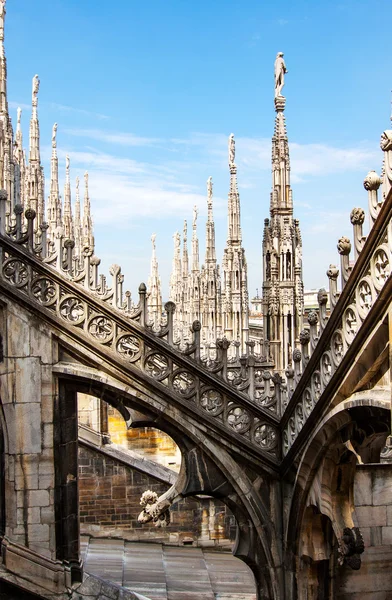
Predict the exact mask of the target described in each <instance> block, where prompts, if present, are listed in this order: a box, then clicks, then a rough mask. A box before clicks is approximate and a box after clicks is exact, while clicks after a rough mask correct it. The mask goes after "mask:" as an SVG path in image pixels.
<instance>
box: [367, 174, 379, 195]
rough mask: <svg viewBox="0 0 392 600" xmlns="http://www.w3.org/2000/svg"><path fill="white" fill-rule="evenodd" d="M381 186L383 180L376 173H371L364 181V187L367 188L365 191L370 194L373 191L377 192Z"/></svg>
mask: <svg viewBox="0 0 392 600" xmlns="http://www.w3.org/2000/svg"><path fill="white" fill-rule="evenodd" d="M380 185H381V179H380V177H379V176H378V175H377V173H376V171H369V173H368V174H367V175H366V177H365V179H364V180H363V187H364V188H365V190H367V191H368V192H370V191H373V190H375V191H377V190H378V188H379V187H380Z"/></svg>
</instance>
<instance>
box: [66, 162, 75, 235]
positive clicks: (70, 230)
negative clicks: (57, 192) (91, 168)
mask: <svg viewBox="0 0 392 600" xmlns="http://www.w3.org/2000/svg"><path fill="white" fill-rule="evenodd" d="M63 226H64V237H65V238H66V239H73V238H74V232H73V221H72V205H71V178H70V163H69V156H68V155H67V156H66V157H65V183H64V213H63Z"/></svg>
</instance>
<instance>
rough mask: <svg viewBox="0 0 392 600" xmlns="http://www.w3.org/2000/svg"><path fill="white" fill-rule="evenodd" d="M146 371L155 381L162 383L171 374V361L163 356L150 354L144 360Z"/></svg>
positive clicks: (155, 353)
mask: <svg viewBox="0 0 392 600" xmlns="http://www.w3.org/2000/svg"><path fill="white" fill-rule="evenodd" d="M144 370H145V371H146V373H148V374H149V375H151V377H153V378H154V379H158V380H159V381H162V380H163V379H165V378H166V377H167V376H168V374H169V361H168V360H167V358H166V356H164V355H163V354H158V353H157V352H154V353H152V354H148V355H147V357H146V358H145V359H144Z"/></svg>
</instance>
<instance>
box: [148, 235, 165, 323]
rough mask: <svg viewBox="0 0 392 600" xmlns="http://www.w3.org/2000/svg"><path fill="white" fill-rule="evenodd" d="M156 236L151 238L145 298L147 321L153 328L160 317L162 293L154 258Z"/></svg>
mask: <svg viewBox="0 0 392 600" xmlns="http://www.w3.org/2000/svg"><path fill="white" fill-rule="evenodd" d="M155 240H156V234H155V233H153V234H152V236H151V243H152V255H151V269H150V277H149V279H148V285H147V290H148V296H147V307H148V315H149V320H150V322H152V325H153V327H154V328H159V326H160V324H161V317H162V293H161V278H160V277H159V272H158V261H157V257H156V244H155Z"/></svg>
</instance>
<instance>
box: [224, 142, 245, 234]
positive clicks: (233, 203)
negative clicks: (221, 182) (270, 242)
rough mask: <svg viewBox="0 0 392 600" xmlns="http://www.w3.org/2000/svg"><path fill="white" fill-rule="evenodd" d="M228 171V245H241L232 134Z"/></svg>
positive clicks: (238, 199)
mask: <svg viewBox="0 0 392 600" xmlns="http://www.w3.org/2000/svg"><path fill="white" fill-rule="evenodd" d="M229 170H230V190H229V197H228V238H227V241H228V243H229V244H232V243H234V244H236V243H237V244H241V241H242V234H241V224H240V195H239V193H238V184H237V165H236V164H235V140H234V134H233V133H232V134H231V135H230V137H229Z"/></svg>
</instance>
